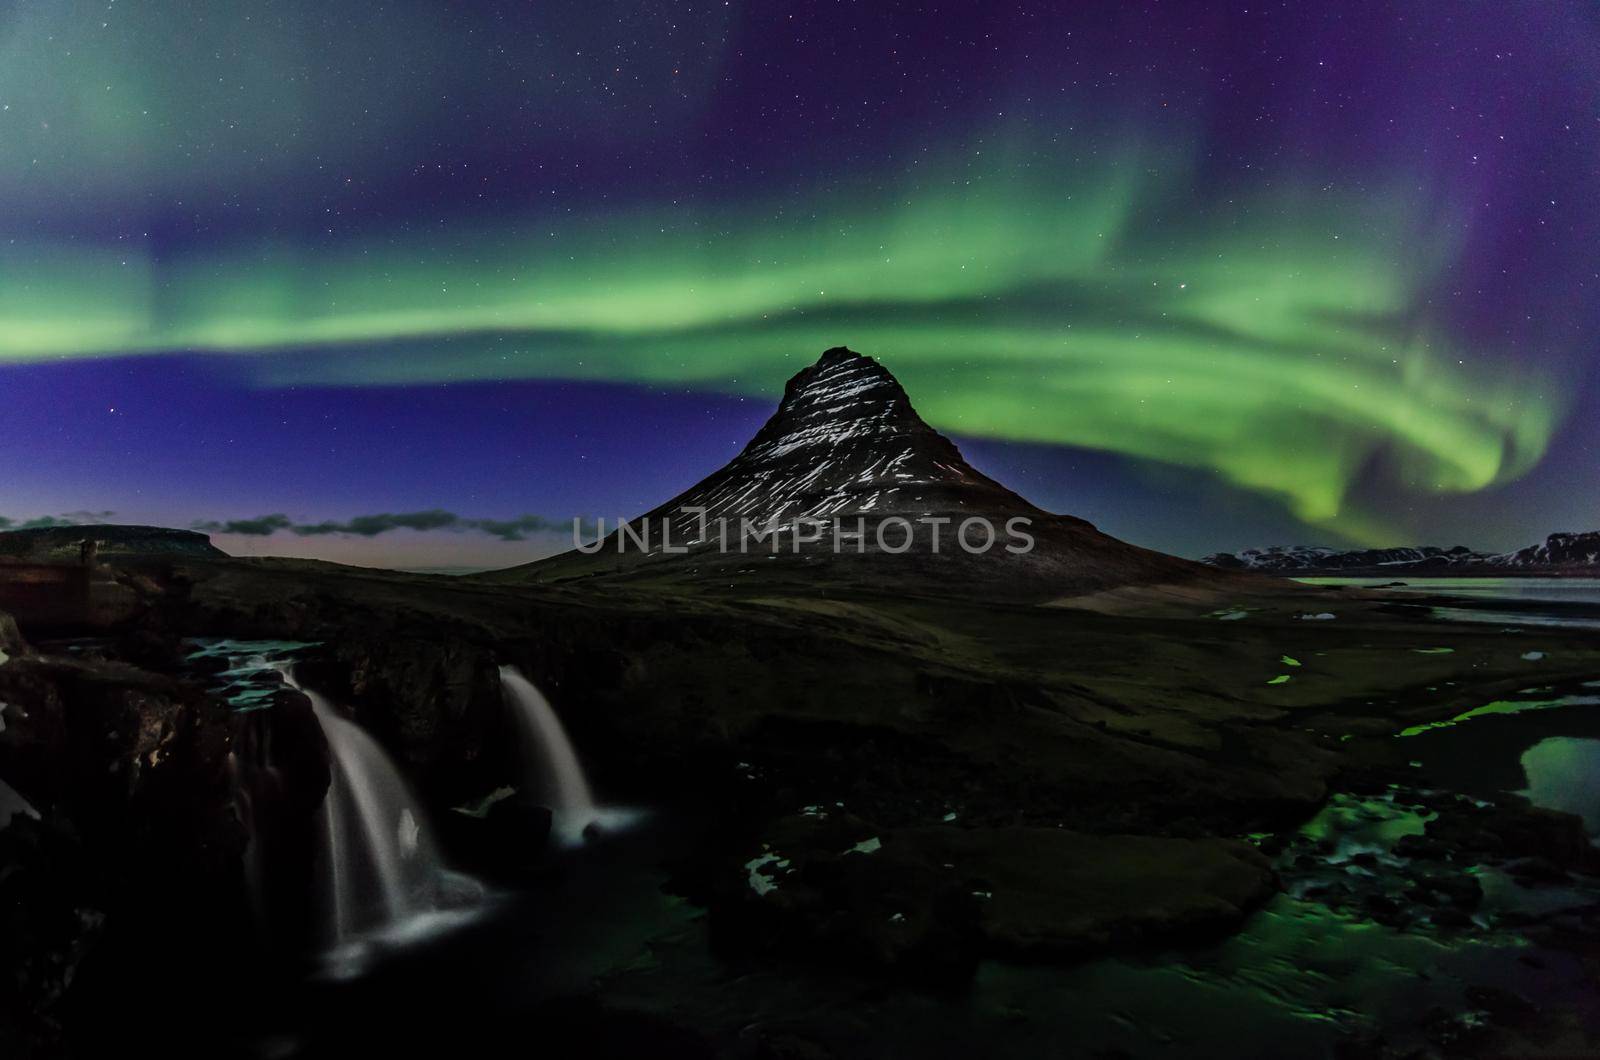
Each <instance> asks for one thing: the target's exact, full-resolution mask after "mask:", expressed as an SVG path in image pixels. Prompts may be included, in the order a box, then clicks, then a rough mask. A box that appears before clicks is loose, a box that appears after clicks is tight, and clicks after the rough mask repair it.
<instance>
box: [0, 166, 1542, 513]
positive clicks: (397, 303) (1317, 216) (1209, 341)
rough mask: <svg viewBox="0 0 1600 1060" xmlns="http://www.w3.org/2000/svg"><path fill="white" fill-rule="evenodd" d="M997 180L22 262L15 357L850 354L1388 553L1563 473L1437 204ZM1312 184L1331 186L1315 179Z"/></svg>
mask: <svg viewBox="0 0 1600 1060" xmlns="http://www.w3.org/2000/svg"><path fill="white" fill-rule="evenodd" d="M982 162H983V165H982V166H981V167H979V166H977V165H975V164H974V161H973V159H972V158H970V157H969V158H967V159H966V160H965V161H964V162H961V163H957V164H950V165H945V166H942V167H940V166H923V167H913V169H919V168H920V172H917V173H916V174H915V178H916V179H915V180H914V181H913V180H907V181H906V182H904V183H903V184H902V186H899V187H896V188H894V189H892V190H888V191H886V190H884V188H883V182H882V181H877V182H873V181H868V180H861V181H859V182H858V183H857V184H855V185H851V184H849V183H845V184H843V185H842V190H838V191H835V192H833V193H831V194H830V195H828V196H826V197H822V198H814V199H812V200H809V201H805V202H796V201H794V200H793V199H786V200H782V201H781V202H780V201H779V200H773V201H772V202H770V203H767V204H765V206H757V205H752V204H749V203H737V204H730V205H725V206H718V205H707V204H699V205H696V206H693V207H671V208H661V209H658V210H629V211H614V212H611V213H607V214H603V215H593V216H587V217H583V218H577V217H563V218H562V219H561V220H559V221H557V222H551V221H548V220H540V219H537V218H528V219H524V220H521V221H513V222H511V223H498V224H496V225H494V226H492V227H491V226H488V225H481V226H478V227H474V228H471V229H468V228H465V227H463V226H462V225H460V224H456V225H451V226H441V227H440V229H439V230H438V231H437V232H433V233H431V234H419V233H417V232H416V231H414V230H412V231H408V232H395V233H390V234H386V235H372V234H369V235H365V236H361V237H351V238H349V239H346V240H344V241H341V242H324V243H320V244H317V245H315V246H308V245H292V244H289V243H285V242H278V243H273V244H254V245H240V246H235V247H231V248H228V249H226V250H209V251H204V252H200V251H193V252H189V253H186V254H181V255H177V256H170V255H169V256H167V257H164V258H162V259H160V260H157V259H156V258H155V257H154V256H153V255H150V254H147V253H145V252H143V251H141V250H140V249H139V248H138V247H135V246H130V245H128V244H125V243H122V244H118V245H116V246H115V247H109V248H108V247H100V248H87V249H86V248H84V247H83V246H81V245H77V244H72V245H68V244H63V243H56V244H49V245H32V246H29V245H24V244H22V243H20V242H13V243H11V244H10V245H6V246H0V363H6V362H12V363H22V362H30V361H41V360H54V359H58V358H64V357H112V356H126V355H130V354H166V353H180V352H212V353H217V354H273V355H274V356H270V357H256V358H251V359H250V360H249V361H248V362H241V363H247V364H248V366H249V370H250V371H252V372H253V373H254V376H255V378H256V379H257V381H258V382H259V383H260V384H261V385H267V386H275V385H291V384H301V383H322V384H345V385H362V384H426V383H436V382H443V381H452V380H484V379H508V378H553V379H581V380H604V381H618V382H631V383H639V384H649V385H658V386H676V387H683V388H691V389H700V390H712V391H719V392H730V393H739V394H753V395H754V394H760V395H770V394H771V393H773V392H774V390H775V388H776V387H777V386H778V385H779V384H780V383H781V381H782V380H783V379H784V378H785V377H786V376H787V375H789V374H791V373H792V372H793V371H794V370H795V369H796V368H797V367H798V366H799V365H800V364H802V363H804V361H806V360H807V359H808V358H809V357H810V356H814V355H815V353H816V352H817V351H820V350H821V349H823V348H825V347H827V346H833V345H840V344H848V345H850V346H852V347H854V348H856V349H859V350H862V351H863V352H867V353H871V354H873V355H875V356H877V357H879V358H880V359H882V360H883V361H884V362H885V363H887V364H888V365H889V366H890V367H891V368H892V369H893V370H894V372H895V373H896V374H897V375H898V376H900V378H901V379H902V381H903V382H904V383H905V384H906V386H907V388H908V389H909V390H910V392H911V393H912V394H913V395H914V397H915V400H916V402H917V404H918V407H919V409H920V410H921V411H922V412H923V413H924V415H925V416H926V417H927V418H928V419H929V421H930V422H932V423H933V424H934V425H936V426H937V427H939V428H941V429H945V430H948V431H952V432H955V433H958V434H963V435H969V436H978V437H986V438H995V439H1003V440H1010V441H1022V442H1036V443H1048V444H1057V445H1068V446H1078V447H1086V448H1091V449H1097V450H1104V451H1110V452H1115V453H1121V454H1126V455H1129V456H1132V457H1136V458H1140V459H1144V460H1151V461H1157V462H1161V463H1165V464H1168V465H1177V466H1182V467H1187V468H1196V469H1202V470H1205V471H1207V472H1210V473H1214V474H1216V475H1219V476H1221V477H1222V478H1223V479H1225V480H1227V481H1228V482H1230V483H1233V484H1235V485H1237V486H1241V487H1244V488H1246V489H1249V490H1252V491H1255V492H1258V493H1263V494H1267V495H1271V496H1275V497H1277V498H1280V499H1281V500H1282V501H1283V502H1284V503H1286V504H1287V505H1288V507H1289V508H1290V510H1292V511H1293V513H1294V514H1295V515H1297V516H1298V517H1299V518H1301V519H1303V520H1305V521H1307V522H1310V523H1313V524H1317V525H1319V526H1323V527H1327V528H1329V529H1331V530H1334V531H1336V532H1338V533H1340V534H1343V535H1344V536H1346V537H1349V538H1351V539H1355V540H1361V541H1366V542H1370V543H1382V542H1384V541H1385V540H1386V538H1387V537H1388V532H1387V531H1386V530H1385V528H1384V527H1383V526H1382V525H1381V523H1380V522H1378V521H1375V520H1373V519H1372V518H1370V517H1369V516H1367V515H1364V514H1363V513H1361V512H1360V511H1357V510H1355V506H1354V505H1352V504H1351V503H1349V494H1350V492H1351V488H1352V485H1353V484H1354V483H1355V482H1356V481H1357V479H1358V477H1359V476H1360V475H1361V474H1362V473H1363V470H1364V469H1366V468H1369V467H1370V466H1372V465H1373V464H1374V463H1375V462H1382V463H1383V465H1384V466H1385V468H1386V471H1387V473H1389V474H1392V475H1393V476H1394V477H1395V478H1396V479H1397V481H1398V482H1399V484H1400V485H1402V486H1403V487H1405V488H1406V489H1409V490H1412V491H1417V492H1439V493H1443V492H1466V491H1476V490H1481V489H1484V488H1486V487H1489V486H1492V485H1495V484H1498V483H1503V482H1506V481H1508V480H1510V479H1512V478H1515V477H1516V476H1518V475H1520V474H1522V473H1524V472H1526V471H1527V470H1528V469H1529V468H1531V467H1532V466H1533V465H1534V464H1536V463H1537V462H1538V460H1539V459H1540V457H1541V456H1542V455H1543V454H1544V451H1545V448H1546V445H1547V443H1548V442H1549V439H1550V437H1551V434H1552V432H1553V431H1554V430H1555V428H1556V426H1557V425H1558V423H1559V421H1560V419H1561V415H1562V413H1563V411H1564V409H1563V408H1562V406H1561V404H1560V402H1559V401H1558V400H1556V398H1555V397H1554V395H1556V394H1558V393H1560V392H1561V387H1560V386H1559V383H1560V380H1559V379H1557V378H1555V373H1554V372H1553V370H1552V371H1550V372H1546V373H1543V374H1541V372H1539V371H1538V370H1530V369H1529V368H1528V367H1527V366H1526V365H1517V364H1516V363H1515V362H1513V361H1511V360H1509V359H1508V358H1505V357H1503V356H1501V354H1502V353H1503V352H1504V351H1500V350H1485V349H1466V348H1464V346H1463V344H1462V343H1461V342H1460V341H1459V340H1457V339H1454V338H1453V337H1452V336H1451V335H1450V333H1449V331H1448V328H1447V326H1446V322H1445V321H1443V320H1440V319H1438V318H1437V315H1436V313H1435V312H1434V311H1433V309H1432V305H1431V300H1430V298H1429V293H1430V291H1431V290H1432V289H1433V288H1434V286H1435V285H1436V284H1438V283H1439V282H1440V279H1441V277H1442V276H1443V275H1444V273H1445V272H1446V270H1448V269H1449V268H1450V266H1451V265H1452V263H1453V262H1454V260H1455V258H1456V256H1457V253H1458V246H1459V241H1458V239H1457V238H1456V236H1455V235H1453V233H1456V232H1459V231H1460V229H1461V224H1460V223H1459V221H1458V219H1457V218H1456V217H1455V216H1454V215H1453V213H1452V211H1451V210H1450V209H1449V207H1448V205H1442V204H1440V203H1437V202H1423V201H1420V200H1419V198H1418V196H1417V194H1416V193H1415V191H1414V186H1413V191H1412V192H1411V193H1409V194H1408V193H1406V192H1402V191H1398V190H1390V191H1384V192H1372V193H1369V194H1367V195H1364V196H1362V197H1361V198H1359V199H1354V198H1346V197H1341V196H1339V195H1337V194H1335V193H1332V192H1327V191H1320V190H1319V191H1316V192H1306V193H1304V194H1298V195H1296V194H1289V193H1276V194H1246V193H1243V192H1241V193H1240V194H1238V195H1236V196H1233V197H1230V198H1228V199H1225V200H1223V201H1222V204H1221V205H1213V206H1211V207H1209V208H1207V209H1197V208H1195V207H1194V206H1193V205H1192V199H1191V198H1189V197H1188V196H1186V195H1185V194H1184V193H1183V192H1182V189H1183V187H1184V186H1185V183H1186V181H1187V180H1188V179H1189V178H1190V174H1189V167H1188V166H1187V165H1185V164H1184V160H1183V159H1182V158H1175V157H1174V156H1173V155H1172V153H1170V152H1156V151H1137V150H1129V151H1127V152H1125V153H1124V157H1121V158H1119V159H1116V160H1114V161H1109V162H1104V163H1102V164H1098V165H1095V166H1093V167H1089V166H1085V165H1083V164H1081V163H1076V162H1065V161H1057V162H1054V163H1048V164H1047V163H1040V162H1038V161H1037V160H1036V159H1035V160H1034V161H1033V162H1032V163H1030V164H1027V165H1017V164H996V160H995V159H990V158H984V159H983V160H982ZM1280 184H1283V185H1286V186H1307V187H1314V186H1316V185H1315V182H1314V181H1310V180H1301V181H1298V182H1296V181H1285V182H1280ZM1174 203H1177V204H1187V205H1184V206H1174V205H1173V204H1174Z"/></svg>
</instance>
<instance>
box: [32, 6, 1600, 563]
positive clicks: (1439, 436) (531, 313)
mask: <svg viewBox="0 0 1600 1060" xmlns="http://www.w3.org/2000/svg"><path fill="white" fill-rule="evenodd" d="M336 6H337V8H338V10H337V11H331V10H328V9H327V7H326V5H313V4H309V3H304V2H296V3H287V2H278V3H269V4H265V5H254V6H252V7H250V8H249V9H244V8H239V9H237V10H226V11H225V10H220V9H215V8H212V9H208V10H205V11H204V12H201V11H199V10H197V9H195V8H194V7H193V6H192V5H178V4H165V5H163V4H146V5H132V4H127V3H125V2H116V3H111V4H105V3H100V4H77V3H66V2H61V3H23V4H17V5H14V6H12V7H11V8H10V9H9V10H8V11H7V13H5V14H4V15H0V196H3V198H4V201H5V202H6V203H7V204H8V208H7V209H6V211H5V212H4V214H0V417H3V420H4V422H0V443H3V444H4V445H5V447H6V450H7V452H8V453H10V454H11V455H12V457H13V459H12V461H11V463H12V465H13V466H12V468H11V470H10V473H9V474H8V477H7V481H6V483H5V494H4V495H3V507H0V515H5V516H8V517H14V518H16V517H29V516H39V515H48V514H54V513H65V512H70V511H77V510H96V511H99V510H114V511H116V512H117V513H118V517H119V518H124V517H134V518H139V519H141V520H149V521H159V522H167V523H172V524H175V525H190V524H194V523H199V522H208V521H209V522H216V521H224V522H225V521H227V520H230V519H244V518H253V517H258V516H261V515H263V514H265V513H286V514H287V516H288V518H290V519H291V520H293V521H295V522H305V523H312V524H315V523H322V522H333V523H339V524H342V523H344V522H346V521H348V520H351V519H353V518H356V517H359V516H361V515H363V514H367V513H374V512H405V511H426V510H433V509H441V510H448V511H450V512H459V513H461V514H462V516H464V517H465V518H466V519H467V520H469V521H474V520H476V521H485V520H488V521H492V520H505V519H514V518H516V517H518V516H520V515H523V514H526V513H540V514H542V515H546V516H551V517H558V518H559V517H562V516H565V515H569V514H575V513H578V512H585V513H598V514H606V515H615V514H623V513H627V512H630V511H636V510H640V509H642V508H644V507H648V506H649V505H650V504H652V503H654V502H656V501H658V500H660V499H661V498H663V497H666V496H669V495H671V494H672V493H674V492H676V490H677V489H679V488H681V487H682V486H683V485H685V484H687V483H688V482H689V481H692V480H693V479H694V478H696V477H698V476H699V475H701V474H703V473H704V472H706V471H708V470H710V469H711V468H713V467H715V466H716V465H717V464H718V463H720V462H722V461H723V460H725V459H726V458H727V457H728V456H730V455H731V453H732V452H733V451H735V450H736V449H737V448H738V445H739V444H740V443H741V442H742V440H743V439H744V438H745V437H747V436H748V435H749V433H751V432H752V431H753V430H754V428H755V427H756V426H758V425H759V423H760V422H761V420H762V419H763V418H764V416H765V414H766V413H767V412H768V411H769V410H770V407H771V403H772V402H773V401H774V400H775V397H776V394H777V392H778V390H779V388H780V387H781V384H782V381H783V380H784V379H785V378H786V377H787V376H788V375H790V374H792V372H794V371H795V370H797V369H798V368H799V367H801V366H803V365H804V364H805V363H808V362H809V361H810V360H811V359H813V358H814V357H815V356H816V355H817V353H819V352H820V351H821V350H822V349H824V348H827V347H829V346H834V345H841V344H848V345H851V346H852V347H854V348H856V349H859V350H862V351H864V352H868V353H871V354H873V355H874V356H877V357H878V358H879V359H880V360H881V361H883V363H884V364H886V365H887V366H888V367H889V368H890V369H891V370H893V371H894V372H895V373H896V375H897V376H898V377H899V378H900V379H901V381H902V382H903V383H904V384H905V386H906V387H907V389H908V390H909V392H910V393H911V394H912V396H913V399H914V401H915V402H916V404H917V406H918V408H919V410H920V411H921V412H922V413H923V414H924V416H925V417H926V418H927V419H928V420H929V421H930V422H931V423H932V424H933V425H934V426H936V427H938V428H939V429H941V430H943V431H945V432H946V433H950V434H952V435H955V436H957V437H958V438H960V439H961V440H962V444H963V446H964V448H966V449H967V450H969V452H970V453H972V454H973V455H974V457H975V459H977V461H978V462H979V463H980V466H983V467H984V468H985V470H988V471H990V472H991V473H993V474H996V475H997V476H998V477H1001V478H1002V479H1006V480H1008V481H1010V482H1011V484H1013V485H1015V486H1016V487H1017V488H1019V489H1020V490H1021V491H1022V492H1024V493H1026V494H1028V495H1030V496H1031V497H1033V498H1034V499H1035V500H1037V501H1039V502H1040V503H1042V504H1044V505H1046V506H1047V507H1053V508H1056V509H1058V510H1066V511H1072V512H1075V513H1076V514H1081V515H1084V516H1086V517H1088V518H1091V519H1093V520H1095V521H1097V522H1100V523H1101V524H1102V525H1103V526H1105V528H1106V529H1108V530H1111V531H1113V532H1115V533H1119V534H1120V535H1122V536H1125V537H1128V538H1130V539H1132V540H1135V541H1139V542H1140V543H1145V544H1150V545H1154V546H1157V547H1164V548H1169V549H1173V550H1177V551H1184V552H1189V553H1198V552H1201V551H1208V550H1211V549H1214V548H1234V547H1239V546H1242V545H1249V544H1260V543H1274V542H1280V541H1283V540H1285V539H1286V535H1288V536H1291V537H1293V538H1294V539H1296V540H1322V541H1359V542H1363V543H1373V544H1389V543H1413V542H1416V541H1421V540H1426V541H1430V542H1438V543H1444V544H1450V543H1454V542H1456V541H1458V540H1460V541H1465V542H1467V543H1470V544H1473V545H1475V546H1480V547H1511V546H1514V545H1518V544H1522V543H1525V542H1526V541H1528V540H1532V539H1534V538H1536V537H1540V536H1542V535H1543V534H1544V533H1545V532H1547V531H1549V530H1552V529H1559V528H1572V529H1587V528H1590V525H1591V524H1596V523H1600V513H1597V512H1596V511H1595V509H1594V506H1593V503H1592V498H1593V497H1594V496H1595V495H1596V492H1595V491H1596V489H1597V488H1600V463H1597V461H1596V459H1595V453H1596V449H1595V446H1596V444H1597V428H1596V427H1595V426H1594V424H1595V423H1596V422H1597V421H1600V417H1597V416H1596V415H1595V411H1596V410H1595V406H1596V404H1597V403H1600V394H1597V393H1596V390H1595V379H1594V372H1593V366H1594V361H1595V345H1596V339H1597V335H1600V299H1597V298H1596V297H1595V287H1596V284H1597V283H1600V279H1597V266H1596V257H1595V251H1594V247H1595V246H1596V245H1600V242H1597V237H1600V205H1596V203H1595V202H1594V200H1593V195H1592V186H1593V181H1594V178H1595V175H1596V173H1600V113H1597V111H1596V109H1595V108H1596V101H1597V100H1600V55H1597V54H1596V52H1595V49H1594V47H1593V44H1592V42H1593V40H1595V39H1596V31H1597V30H1600V24H1597V23H1600V18H1597V16H1596V15H1595V12H1594V11H1593V10H1592V8H1590V7H1589V6H1588V5H1584V4H1577V3H1572V4H1556V3H1549V4H1544V3H1539V4H1531V3H1530V4H1512V5H1508V6H1502V7H1496V8H1492V9H1491V8H1489V7H1461V8H1446V7H1444V6H1442V5H1441V6H1439V7H1436V8H1434V7H1419V6H1415V5H1384V4H1374V5H1360V6H1359V8H1357V9H1348V8H1346V7H1345V6H1344V5H1321V4H1304V5H1288V6H1274V7H1271V8H1265V9H1261V10H1254V9H1240V10H1233V11H1229V12H1226V13H1224V12H1221V11H1213V12H1209V13H1207V12H1203V11H1201V10H1200V9H1199V7H1198V6H1196V7H1195V8H1193V9H1191V8H1188V7H1184V6H1181V5H1170V4H1155V3H1152V4H1148V5H1143V4H1129V5H1119V7H1118V8H1117V9H1116V14H1114V15H1113V14H1110V13H1108V12H1107V11H1089V10H1086V11H1082V12H1077V13H1070V12H1058V11H1056V10H1054V7H1053V6H1051V5H1045V6H1041V7H1038V8H1033V7H1028V6H1023V7H1006V8H1003V9H1002V8H998V7H994V8H991V6H989V5H985V6H983V7H982V8H977V7H972V8H969V7H967V6H965V5H950V6H947V7H944V8H913V7H910V6H905V7H901V6H894V7H883V6H879V5H866V6H850V5H827V7H826V10H824V9H823V8H822V7H820V6H819V7H813V6H811V5H806V6H805V7H803V8H791V9H788V10H785V9H783V8H781V7H779V6H777V5H737V4H726V5H724V4H718V5H715V6H713V7H708V8H699V7H695V6H692V5H643V4H586V5H581V6H580V5H565V4H555V5H534V6H529V5H522V4H511V3H486V4H481V5H471V6H469V7H466V8H457V7H450V6H446V5H439V4H425V3H410V4H398V5H376V4H373V5H366V4H355V5H336ZM1568 524H1571V525H1570V526H1569V525H1568ZM406 533H410V531H406ZM321 536H324V537H325V536H327V535H321ZM435 536H437V537H438V539H439V542H442V543H436V544H437V548H435V551H438V552H439V554H440V555H446V554H448V556H449V557H452V558H456V557H459V556H462V555H464V554H465V553H464V551H463V550H465V551H466V552H473V554H474V556H477V555H479V554H482V555H483V556H485V557H486V558H485V560H484V561H485V562H487V561H491V560H494V559H500V558H514V557H513V555H512V553H510V552H504V551H500V552H494V554H493V555H492V556H490V555H489V552H488V549H489V545H490V544H491V543H492V542H488V541H480V542H477V543H473V544H463V536H462V535H461V534H459V533H455V534H453V535H452V533H451V532H449V531H444V532H441V534H439V535H435ZM468 536H469V537H470V536H472V535H468ZM478 536H480V537H481V535H478ZM282 537H284V538H286V539H285V540H279V539H277V538H274V539H272V540H271V542H270V544H272V545H274V546H279V547H277V548H275V549H269V550H277V551H305V550H306V548H308V547H310V546H308V545H307V540H309V539H307V540H298V541H297V540H294V539H292V535H282ZM350 538H351V539H350V540H349V541H347V542H345V543H344V544H339V545H333V546H329V545H324V544H323V543H322V542H321V541H314V542H312V544H314V545H316V546H317V547H320V548H323V549H324V551H322V552H318V554H337V555H339V556H341V558H362V557H366V558H369V559H370V560H371V561H373V562H382V561H384V560H385V557H386V556H388V555H389V554H390V553H394V551H395V549H396V548H397V547H398V546H396V545H395V544H394V538H392V537H388V536H374V537H371V538H364V537H361V536H360V535H351V536H350ZM223 543H224V546H225V547H234V545H233V543H232V542H223ZM329 547H333V548H336V549H337V550H339V551H337V552H336V553H329V552H327V551H326V549H327V548H329ZM406 547H407V548H408V549H410V550H411V551H410V552H408V553H407V555H406V557H405V559H406V561H408V562H410V561H414V557H413V553H414V554H415V555H418V556H420V555H424V554H428V549H429V548H432V547H434V546H429V545H425V544H419V543H416V542H412V543H410V544H408V545H407V546H406ZM495 547H496V548H499V547H500V545H498V544H495ZM385 550H387V552H386V551H385ZM474 550H475V551H474ZM390 558H392V557H390ZM469 558H472V557H469Z"/></svg>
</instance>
